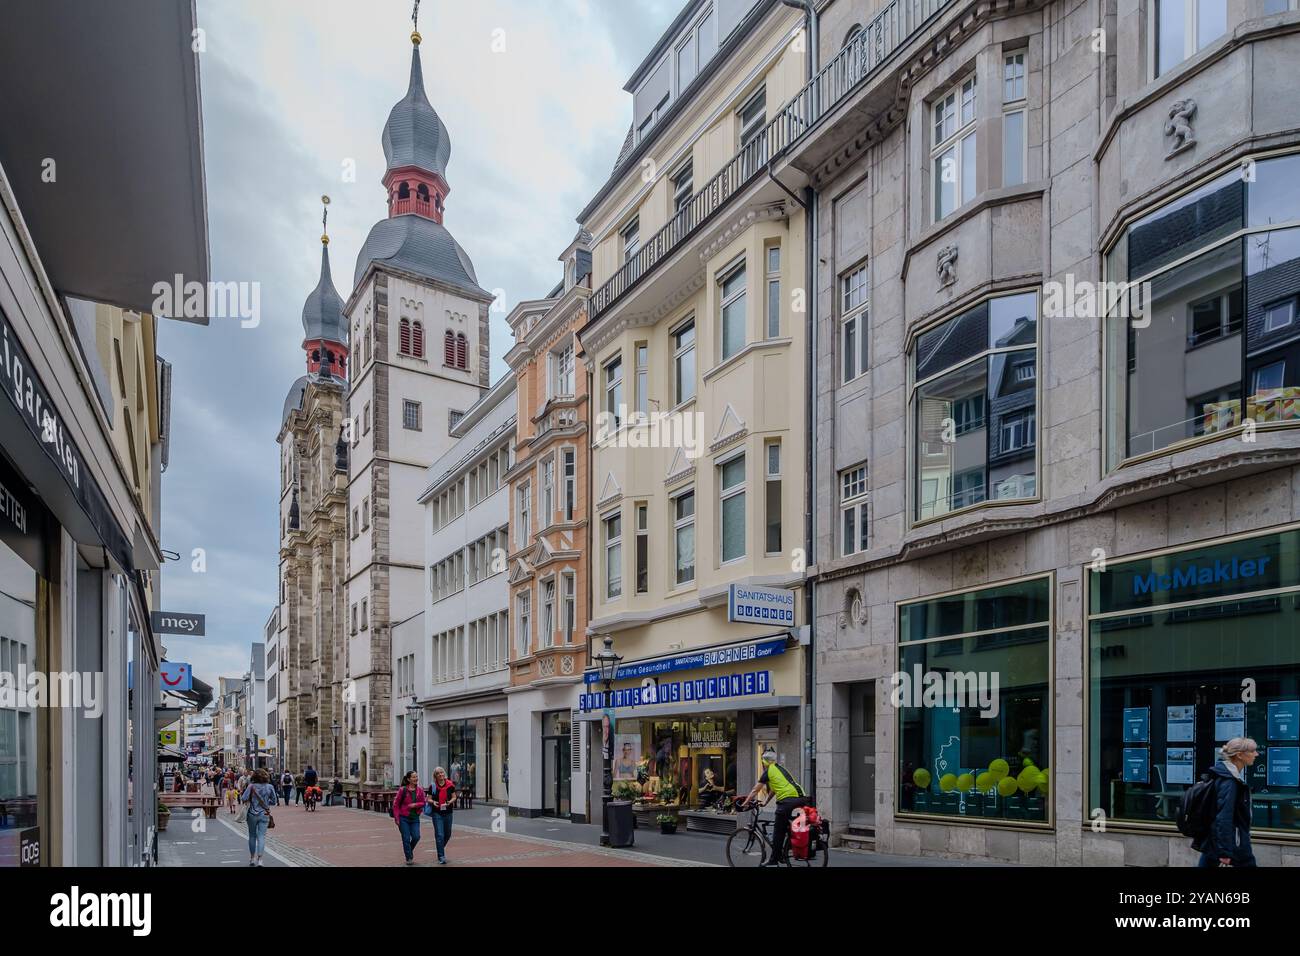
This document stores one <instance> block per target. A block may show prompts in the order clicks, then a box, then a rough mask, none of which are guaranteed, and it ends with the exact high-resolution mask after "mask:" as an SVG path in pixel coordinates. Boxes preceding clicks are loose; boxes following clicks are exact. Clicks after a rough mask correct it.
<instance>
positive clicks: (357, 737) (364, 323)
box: [343, 32, 493, 784]
mask: <svg viewBox="0 0 1300 956" xmlns="http://www.w3.org/2000/svg"><path fill="white" fill-rule="evenodd" d="M411 43H412V50H411V74H410V84H409V87H408V89H407V91H406V95H405V96H403V97H402V99H401V100H399V101H398V102H397V105H395V106H394V107H393V109H392V111H391V113H390V114H389V116H388V122H387V124H386V125H385V126H384V133H383V149H384V158H385V160H386V170H385V173H384V176H383V180H382V182H383V186H384V190H385V193H386V196H387V203H388V216H387V217H386V218H384V219H381V220H380V221H379V222H377V223H376V224H375V225H374V227H373V228H372V229H371V230H370V234H369V236H368V237H367V238H366V241H365V244H364V245H363V246H362V248H361V252H360V254H359V255H358V256H357V263H356V269H355V271H354V273H353V291H352V294H351V295H350V296H349V297H348V301H347V303H346V304H345V306H344V309H343V313H344V319H345V329H346V330H347V331H348V333H349V335H350V339H349V341H350V343H351V345H352V349H351V355H352V368H351V373H350V378H349V383H348V406H347V407H348V414H349V415H350V416H351V419H352V423H353V424H352V433H351V448H350V458H351V463H350V469H349V472H348V481H347V509H348V510H347V514H348V516H349V518H350V529H349V531H348V542H347V544H348V577H347V609H346V613H347V632H348V655H347V675H346V676H347V677H348V679H349V681H348V688H349V692H348V700H347V702H346V705H345V706H346V708H347V712H346V719H345V721H344V722H345V724H346V731H345V734H346V737H347V763H348V766H347V768H346V770H347V778H348V779H349V780H352V781H355V782H359V783H370V784H383V783H386V782H392V777H393V776H394V766H395V760H394V753H393V734H394V719H393V716H392V714H393V712H394V711H395V710H396V711H399V712H400V711H403V710H404V709H405V707H406V706H407V705H409V704H410V703H411V701H410V700H409V699H404V700H394V698H393V687H392V627H393V626H394V625H396V624H399V623H401V622H402V621H405V620H407V619H408V618H411V617H413V616H415V615H417V614H420V613H422V612H423V608H424V594H423V592H422V591H421V588H424V587H428V581H427V575H426V572H425V556H424V525H425V514H424V507H423V506H422V505H420V504H419V503H418V501H417V498H418V497H419V495H420V493H421V492H422V491H423V490H424V488H425V486H426V484H427V475H426V471H427V469H428V468H429V466H430V465H431V464H432V463H433V462H434V461H435V460H436V459H437V458H438V457H439V456H441V455H442V454H443V453H444V452H445V451H446V450H447V449H448V448H449V447H450V446H451V444H452V438H451V436H450V433H449V429H450V427H451V425H452V424H454V422H455V421H456V419H457V418H459V416H460V414H462V413H463V412H464V411H465V410H466V409H468V408H469V407H470V406H471V405H473V404H474V402H475V401H477V400H478V398H479V396H480V395H481V394H482V393H483V391H484V390H485V389H486V388H487V387H488V307H489V305H491V303H492V298H493V297H492V296H491V294H489V293H488V292H485V291H484V290H483V289H482V288H481V287H480V286H479V284H478V279H477V278H476V276H475V274H474V266H473V263H471V262H470V259H469V256H467V255H466V254H465V250H464V249H462V248H461V247H460V245H459V244H458V243H457V242H456V240H455V239H453V238H452V236H451V233H449V232H448V231H447V229H446V227H445V226H444V225H443V215H444V212H445V210H446V203H447V196H448V194H449V193H450V192H451V187H450V186H449V185H448V182H447V162H448V160H449V159H450V157H451V139H450V137H449V136H448V133H447V128H446V127H445V126H444V125H443V123H442V120H441V119H440V118H439V117H438V114H437V113H436V112H435V111H434V109H433V107H432V106H431V105H430V104H429V100H428V97H427V96H426V95H425V91H424V74H423V71H422V69H421V64H420V34H419V33H418V32H413V33H412V34H411ZM418 769H419V772H420V775H421V778H422V779H427V778H428V777H429V774H430V771H431V770H432V768H431V767H419V768H418Z"/></svg>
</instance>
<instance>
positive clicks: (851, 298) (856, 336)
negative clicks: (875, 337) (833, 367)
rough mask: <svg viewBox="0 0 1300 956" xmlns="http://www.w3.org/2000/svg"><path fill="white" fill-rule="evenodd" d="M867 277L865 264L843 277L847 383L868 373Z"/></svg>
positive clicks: (842, 339) (843, 345)
mask: <svg viewBox="0 0 1300 956" xmlns="http://www.w3.org/2000/svg"><path fill="white" fill-rule="evenodd" d="M867 277H868V272H867V266H866V265H865V264H863V265H861V266H858V267H857V268H856V269H854V270H853V271H851V272H850V273H849V274H848V275H845V276H841V277H840V316H841V318H840V329H841V331H840V343H841V352H842V353H843V357H844V381H845V382H851V381H853V380H854V379H855V378H857V377H858V376H859V375H862V374H864V373H865V372H866V371H867V314H868V309H867V298H868V284H867Z"/></svg>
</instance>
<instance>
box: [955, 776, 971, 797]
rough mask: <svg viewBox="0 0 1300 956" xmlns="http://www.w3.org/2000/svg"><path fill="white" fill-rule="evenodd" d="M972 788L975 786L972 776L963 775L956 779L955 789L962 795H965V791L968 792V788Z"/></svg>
mask: <svg viewBox="0 0 1300 956" xmlns="http://www.w3.org/2000/svg"><path fill="white" fill-rule="evenodd" d="M973 786H975V775H974V774H972V773H964V774H962V775H961V776H960V777H958V778H957V789H958V790H960V791H961V792H962V793H965V792H966V791H968V790H970V788H971V787H973Z"/></svg>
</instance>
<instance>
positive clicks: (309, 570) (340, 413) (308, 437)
mask: <svg viewBox="0 0 1300 956" xmlns="http://www.w3.org/2000/svg"><path fill="white" fill-rule="evenodd" d="M324 202H325V203H326V204H328V202H329V198H328V197H324ZM302 327H303V342H302V348H303V351H304V352H305V353H306V360H307V374H305V375H303V376H302V377H301V378H299V379H298V380H297V381H296V382H294V383H293V385H292V386H291V387H290V389H289V394H288V396H287V397H286V398H285V401H284V414H283V417H282V419H281V425H280V434H279V437H278V439H277V441H278V442H279V443H280V614H279V622H280V623H279V627H280V630H279V640H278V642H277V644H278V648H279V653H280V655H281V660H280V670H279V674H278V676H277V687H276V694H275V696H276V699H277V701H278V703H277V707H276V710H277V721H276V723H277V731H278V732H277V737H278V740H277V745H278V746H279V748H280V759H281V761H282V763H283V765H284V767H285V768H287V769H288V770H290V771H291V772H294V773H299V772H301V771H302V769H303V768H304V767H306V766H307V765H308V764H311V765H312V766H313V767H315V768H316V769H317V770H318V771H319V772H320V774H321V777H322V778H323V779H326V780H328V779H331V778H332V777H334V776H340V777H341V776H342V775H343V772H344V771H345V770H346V767H345V766H344V756H345V751H344V749H343V747H344V741H343V740H342V739H341V736H342V735H341V734H340V735H339V739H337V743H336V739H335V734H334V732H333V730H332V729H331V728H332V726H333V725H334V724H335V722H336V721H339V720H340V719H341V717H342V714H343V710H342V707H343V701H342V697H343V690H344V687H343V680H344V669H345V654H346V650H347V638H346V634H345V631H344V626H343V625H344V608H345V601H346V594H347V548H346V542H347V478H348V461H347V458H348V445H347V442H346V441H345V440H344V437H345V436H344V423H345V421H346V417H347V416H346V414H345V402H346V398H347V366H348V360H349V349H348V337H347V325H346V323H345V321H344V319H343V301H342V299H341V298H340V297H339V294H338V291H337V290H336V289H335V288H334V282H333V280H332V279H331V277H330V259H329V236H328V234H325V235H322V236H321V266H320V280H319V282H318V283H317V284H316V288H315V289H313V290H312V292H311V294H310V295H309V296H307V301H306V302H305V303H304V304H303V308H302Z"/></svg>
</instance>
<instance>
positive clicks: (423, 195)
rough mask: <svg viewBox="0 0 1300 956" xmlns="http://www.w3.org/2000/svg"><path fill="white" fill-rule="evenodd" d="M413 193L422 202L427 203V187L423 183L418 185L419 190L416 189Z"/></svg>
mask: <svg viewBox="0 0 1300 956" xmlns="http://www.w3.org/2000/svg"><path fill="white" fill-rule="evenodd" d="M415 192H416V195H418V196H419V197H420V199H421V200H423V201H424V202H428V201H429V187H428V186H426V185H425V184H424V183H420V185H419V188H417V189H416V190H415Z"/></svg>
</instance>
